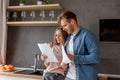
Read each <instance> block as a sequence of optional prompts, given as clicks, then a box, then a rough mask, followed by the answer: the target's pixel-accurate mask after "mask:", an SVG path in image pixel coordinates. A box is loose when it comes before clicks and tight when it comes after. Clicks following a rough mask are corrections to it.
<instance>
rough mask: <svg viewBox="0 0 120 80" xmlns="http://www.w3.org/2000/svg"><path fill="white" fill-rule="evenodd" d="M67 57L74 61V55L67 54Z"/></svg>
mask: <svg viewBox="0 0 120 80" xmlns="http://www.w3.org/2000/svg"><path fill="white" fill-rule="evenodd" d="M67 56H68V57H69V59H70V60H71V61H74V56H73V55H72V54H70V53H67Z"/></svg>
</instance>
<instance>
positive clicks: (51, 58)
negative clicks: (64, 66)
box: [38, 43, 58, 62]
mask: <svg viewBox="0 0 120 80" xmlns="http://www.w3.org/2000/svg"><path fill="white" fill-rule="evenodd" d="M38 47H39V49H40V51H41V52H42V54H45V55H46V56H47V59H46V62H58V60H57V58H56V57H55V55H54V53H53V51H52V49H51V47H50V45H49V44H48V43H38Z"/></svg>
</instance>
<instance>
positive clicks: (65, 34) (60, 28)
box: [54, 27, 68, 45]
mask: <svg viewBox="0 0 120 80" xmlns="http://www.w3.org/2000/svg"><path fill="white" fill-rule="evenodd" d="M58 30H60V31H61V33H62V36H63V43H65V41H66V38H67V36H68V34H67V32H65V31H64V30H63V29H62V27H58V28H57V29H56V30H55V32H54V44H56V45H59V43H57V40H56V38H55V37H56V32H57V31H58Z"/></svg>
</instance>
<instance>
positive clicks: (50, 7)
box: [7, 4, 63, 26]
mask: <svg viewBox="0 0 120 80" xmlns="http://www.w3.org/2000/svg"><path fill="white" fill-rule="evenodd" d="M62 9H63V8H62V7H61V6H60V4H43V5H24V6H8V7H7V12H19V11H21V12H22V11H43V10H44V11H46V10H62ZM48 15H49V14H48ZM38 17H39V16H38ZM7 25H8V26H58V23H57V21H54V20H53V21H50V20H45V21H31V20H28V21H7Z"/></svg>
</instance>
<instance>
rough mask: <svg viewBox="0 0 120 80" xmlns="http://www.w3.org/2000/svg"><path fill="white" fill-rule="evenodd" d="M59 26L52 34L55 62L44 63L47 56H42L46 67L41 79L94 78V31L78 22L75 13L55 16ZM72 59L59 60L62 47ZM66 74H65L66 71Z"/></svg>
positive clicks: (68, 12)
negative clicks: (69, 61)
mask: <svg viewBox="0 0 120 80" xmlns="http://www.w3.org/2000/svg"><path fill="white" fill-rule="evenodd" d="M58 22H59V23H60V24H61V26H62V28H58V29H57V30H56V31H55V34H54V43H53V44H51V48H52V50H53V52H54V54H55V56H56V57H57V59H58V62H57V63H55V62H45V60H46V58H47V56H45V55H41V59H42V60H43V61H44V64H45V66H46V67H47V69H46V70H45V74H44V75H43V80H97V76H98V74H97V69H96V65H97V63H98V62H99V56H100V53H99V45H98V41H97V39H96V38H95V36H94V34H93V33H91V32H90V31H88V30H86V29H84V28H83V27H81V26H79V25H78V22H77V17H76V14H74V13H73V12H71V11H64V12H63V13H61V14H60V15H59V17H58ZM62 45H64V48H65V51H66V53H67V56H68V57H69V58H70V60H71V61H72V62H71V63H69V64H65V63H61V62H62V50H61V46H62ZM65 73H66V74H65Z"/></svg>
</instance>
